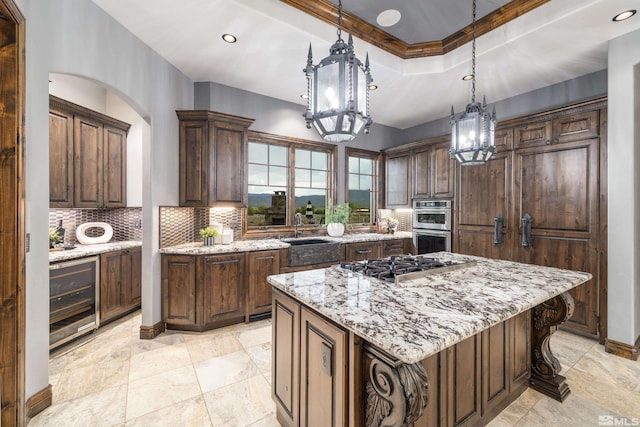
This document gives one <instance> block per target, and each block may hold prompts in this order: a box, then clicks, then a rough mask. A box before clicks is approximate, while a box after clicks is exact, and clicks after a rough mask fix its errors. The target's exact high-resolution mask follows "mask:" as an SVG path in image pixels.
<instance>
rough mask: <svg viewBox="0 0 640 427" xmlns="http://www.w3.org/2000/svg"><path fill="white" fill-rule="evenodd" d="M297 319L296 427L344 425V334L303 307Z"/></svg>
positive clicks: (345, 367)
mask: <svg viewBox="0 0 640 427" xmlns="http://www.w3.org/2000/svg"><path fill="white" fill-rule="evenodd" d="M300 319H301V329H300V336H301V338H300V343H301V346H302V349H301V351H300V355H301V359H302V360H301V361H300V387H301V389H300V402H301V407H300V425H301V426H314V427H322V426H327V427H333V426H344V425H346V422H347V396H348V394H347V393H348V392H347V366H346V363H347V333H346V332H345V331H343V330H342V329H340V328H338V327H337V326H335V325H333V324H332V323H329V322H327V321H326V320H324V319H322V318H321V317H320V316H318V315H316V314H315V313H313V312H311V311H310V310H308V309H306V308H305V307H302V309H301V310H300Z"/></svg>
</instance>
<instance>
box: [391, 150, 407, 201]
mask: <svg viewBox="0 0 640 427" xmlns="http://www.w3.org/2000/svg"><path fill="white" fill-rule="evenodd" d="M410 160H411V156H410V153H408V152H406V153H402V154H393V155H388V156H387V158H386V160H385V164H386V171H385V185H386V193H385V194H386V201H387V203H386V207H387V208H388V209H393V208H409V207H411V188H410V183H411V179H410V173H411V162H410Z"/></svg>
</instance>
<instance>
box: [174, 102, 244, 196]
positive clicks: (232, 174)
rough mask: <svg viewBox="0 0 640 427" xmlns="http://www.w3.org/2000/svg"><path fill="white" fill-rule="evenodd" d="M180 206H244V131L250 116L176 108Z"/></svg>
mask: <svg viewBox="0 0 640 427" xmlns="http://www.w3.org/2000/svg"><path fill="white" fill-rule="evenodd" d="M176 113H177V115H178V119H179V120H180V206H192V207H208V206H232V207H246V205H247V191H246V174H247V165H246V163H247V161H246V144H247V130H248V128H249V126H250V125H251V123H253V119H246V118H243V117H238V116H232V115H229V114H223V113H216V112H213V111H205V110H193V111H177V112H176Z"/></svg>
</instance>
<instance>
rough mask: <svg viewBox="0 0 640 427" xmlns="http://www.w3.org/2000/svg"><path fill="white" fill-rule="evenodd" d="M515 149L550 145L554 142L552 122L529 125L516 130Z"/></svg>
mask: <svg viewBox="0 0 640 427" xmlns="http://www.w3.org/2000/svg"><path fill="white" fill-rule="evenodd" d="M514 132H515V137H514V147H515V148H527V147H537V146H540V145H549V144H550V143H551V141H552V139H553V138H552V134H551V121H543V122H537V123H529V124H526V125H523V126H519V127H517V128H515V130H514Z"/></svg>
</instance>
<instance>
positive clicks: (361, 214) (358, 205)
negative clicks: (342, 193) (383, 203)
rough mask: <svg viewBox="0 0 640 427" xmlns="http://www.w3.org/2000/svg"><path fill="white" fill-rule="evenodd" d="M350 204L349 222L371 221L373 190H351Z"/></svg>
mask: <svg viewBox="0 0 640 427" xmlns="http://www.w3.org/2000/svg"><path fill="white" fill-rule="evenodd" d="M349 206H350V207H351V216H350V217H349V222H352V223H371V222H373V220H372V218H371V192H369V191H365V190H349Z"/></svg>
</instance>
